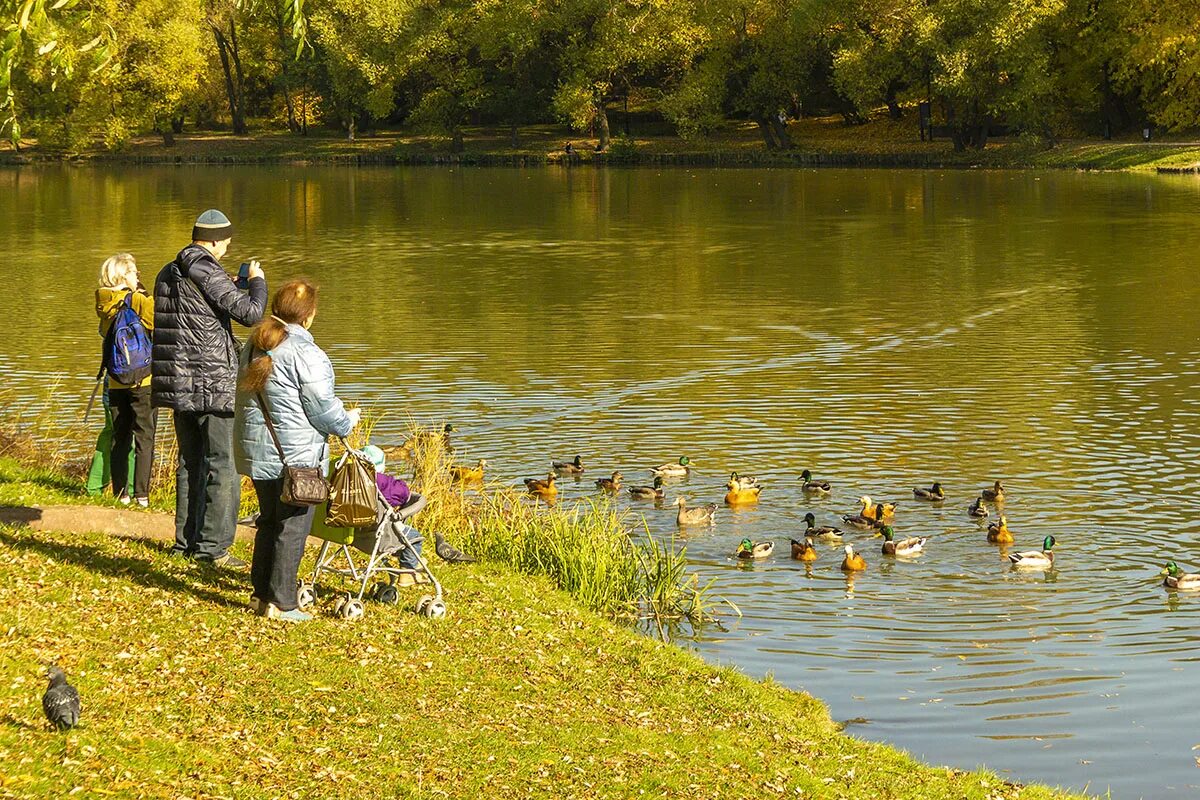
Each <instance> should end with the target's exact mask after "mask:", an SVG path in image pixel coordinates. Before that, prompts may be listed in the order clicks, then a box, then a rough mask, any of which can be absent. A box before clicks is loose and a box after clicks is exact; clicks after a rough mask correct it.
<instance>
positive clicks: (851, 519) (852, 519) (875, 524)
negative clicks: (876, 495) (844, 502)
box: [842, 506, 883, 531]
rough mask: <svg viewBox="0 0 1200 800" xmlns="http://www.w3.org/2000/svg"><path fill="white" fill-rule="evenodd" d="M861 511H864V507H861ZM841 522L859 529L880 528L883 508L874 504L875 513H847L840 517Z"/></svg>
mask: <svg viewBox="0 0 1200 800" xmlns="http://www.w3.org/2000/svg"><path fill="white" fill-rule="evenodd" d="M863 511H864V512H865V511H866V507H864V508H863ZM842 522H845V523H846V524H847V525H849V526H851V527H854V528H858V529H859V530H860V531H869V530H872V529H873V528H881V527H883V509H882V508H880V507H879V506H876V507H875V513H874V514H873V515H871V516H868V515H867V514H866V513H859V514H848V515H846V516H844V517H842Z"/></svg>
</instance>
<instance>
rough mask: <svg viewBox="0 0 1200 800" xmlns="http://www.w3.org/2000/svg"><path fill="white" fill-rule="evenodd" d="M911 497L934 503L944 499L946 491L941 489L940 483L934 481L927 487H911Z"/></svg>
mask: <svg viewBox="0 0 1200 800" xmlns="http://www.w3.org/2000/svg"><path fill="white" fill-rule="evenodd" d="M913 497H915V498H916V499H918V500H927V501H929V502H931V503H936V502H938V501H941V500H945V499H946V493H945V492H943V491H942V485H941V484H940V483H938V482H937V481H934V482H933V486H931V487H930V488H928V489H913Z"/></svg>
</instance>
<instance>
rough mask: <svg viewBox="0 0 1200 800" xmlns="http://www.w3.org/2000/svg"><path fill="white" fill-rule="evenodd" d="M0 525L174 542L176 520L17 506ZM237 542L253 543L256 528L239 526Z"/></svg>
mask: <svg viewBox="0 0 1200 800" xmlns="http://www.w3.org/2000/svg"><path fill="white" fill-rule="evenodd" d="M0 523H8V524H15V525H26V526H28V527H30V528H32V529H33V530H36V531H79V532H83V531H95V532H97V533H107V534H109V535H111V536H125V537H129V538H133V539H153V540H154V541H159V542H173V541H175V517H174V515H172V514H165V513H163V512H161V511H140V510H139V511H134V510H132V509H127V508H105V507H103V506H85V505H79V506H46V507H44V508H33V507H30V506H14V507H9V508H0ZM237 538H238V541H250V542H253V541H254V528H250V527H247V526H245V525H239V526H238V529H237Z"/></svg>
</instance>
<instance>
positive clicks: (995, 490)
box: [979, 481, 1004, 503]
mask: <svg viewBox="0 0 1200 800" xmlns="http://www.w3.org/2000/svg"><path fill="white" fill-rule="evenodd" d="M979 496H980V497H982V498H983V499H984V500H990V501H992V502H993V503H994V502H996V501H997V500H1003V499H1004V484H1002V483H1001V482H1000V481H996V482H995V483H993V484H992V487H991V488H990V489H984V490H983V491H982V492H980V493H979Z"/></svg>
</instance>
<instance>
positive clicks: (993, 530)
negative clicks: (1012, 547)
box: [987, 514, 1016, 544]
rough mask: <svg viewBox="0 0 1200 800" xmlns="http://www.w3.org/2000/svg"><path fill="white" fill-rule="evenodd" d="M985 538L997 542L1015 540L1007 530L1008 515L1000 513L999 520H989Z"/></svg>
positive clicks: (1009, 542) (1005, 542) (1002, 542)
mask: <svg viewBox="0 0 1200 800" xmlns="http://www.w3.org/2000/svg"><path fill="white" fill-rule="evenodd" d="M987 531H988V532H987V540H988V541H989V542H996V543H998V544H1012V543H1013V542H1015V541H1016V539H1015V538H1013V535H1012V533H1011V532H1010V531H1009V530H1008V517H1006V516H1005V515H1003V514H1001V515H1000V521H999V522H989V523H988V527H987Z"/></svg>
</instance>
